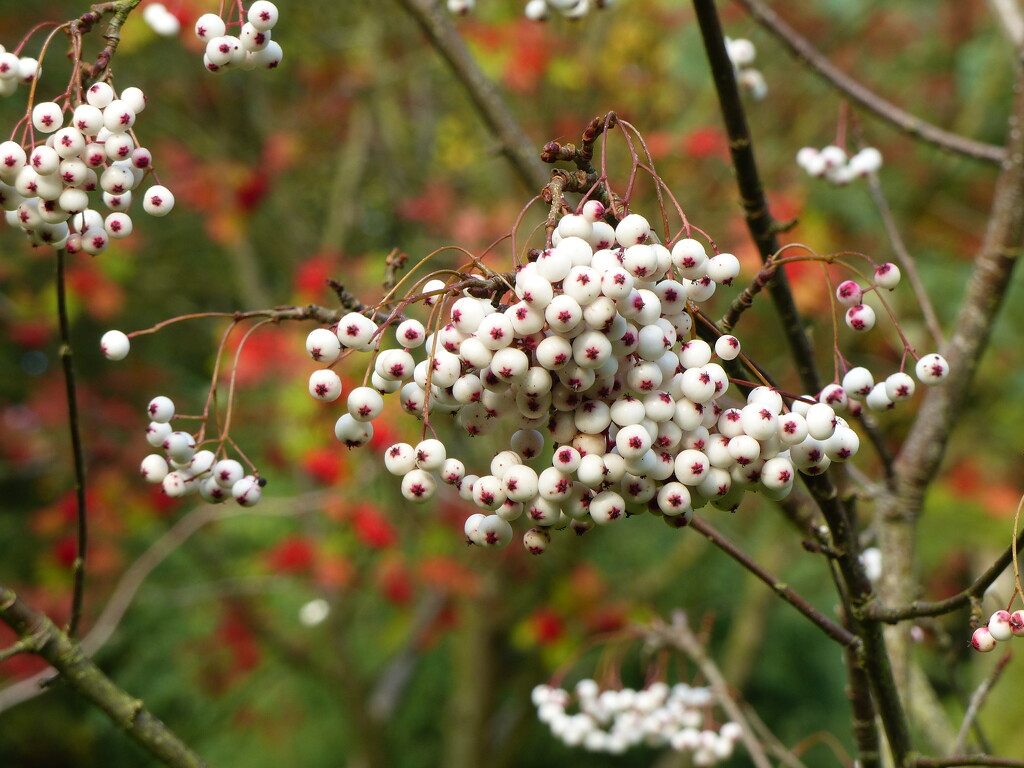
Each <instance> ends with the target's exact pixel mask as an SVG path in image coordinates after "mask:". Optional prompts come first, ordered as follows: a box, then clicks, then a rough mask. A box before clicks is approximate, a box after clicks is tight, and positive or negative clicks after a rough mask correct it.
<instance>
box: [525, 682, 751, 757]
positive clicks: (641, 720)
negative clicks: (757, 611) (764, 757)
mask: <svg viewBox="0 0 1024 768" xmlns="http://www.w3.org/2000/svg"><path fill="white" fill-rule="evenodd" d="M575 694H576V695H575V699H576V703H577V706H578V711H577V712H576V713H573V714H570V713H569V712H568V711H567V710H568V708H569V705H570V704H571V703H572V699H573V697H572V696H571V695H570V694H569V692H568V691H566V690H564V689H562V688H553V687H551V686H549V685H538V686H536V687H535V688H534V689H533V694H532V700H533V705H534V706H535V707H536V708H537V717H538V718H539V719H540V721H541V722H543V723H545V724H547V726H548V727H549V728H550V729H551V733H552V734H554V735H555V736H556V737H557V738H558V739H560V740H561V741H562V742H564V743H565V744H566V745H567V746H570V747H582V748H583V749H586V750H588V751H590V752H609V753H611V754H622V753H623V752H625V751H626V750H628V749H629V748H630V747H634V746H639V745H643V746H647V747H654V748H657V747H665V746H670V747H671V748H672V749H675V750H676V751H678V752H686V753H688V754H689V755H690V759H691V761H692V762H693V765H697V766H705V765H715V764H716V763H718V762H720V761H722V760H726V759H728V758H729V757H730V756H732V753H733V751H734V749H735V747H736V743H737V742H738V741H739V740H740V737H741V735H742V731H741V729H740V726H739V725H738V724H737V723H733V722H726V723H724V724H722V725H721V726H720V727H717V728H716V727H715V725H713V724H712V723H710V722H709V719H708V711H709V710H710V708H711V707H712V706H713V705H714V704H715V698H714V696H713V694H712V692H711V690H710V689H708V688H696V687H691V686H689V685H686V684H685V683H677V684H676V685H673V686H669V685H668V684H666V683H661V682H657V683H653V684H652V685H650V686H648V687H647V688H644V689H643V690H640V691H637V690H634V689H632V688H621V689H610V688H609V689H605V690H601V688H600V686H599V685H598V684H597V683H596V682H595V681H593V680H590V679H586V680H581V681H580V682H579V683H577V684H576V689H575Z"/></svg>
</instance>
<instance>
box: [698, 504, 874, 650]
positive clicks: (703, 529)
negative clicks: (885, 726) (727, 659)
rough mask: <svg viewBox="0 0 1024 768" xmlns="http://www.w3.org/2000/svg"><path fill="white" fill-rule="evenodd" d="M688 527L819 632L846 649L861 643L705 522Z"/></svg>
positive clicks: (700, 519) (702, 520)
mask: <svg viewBox="0 0 1024 768" xmlns="http://www.w3.org/2000/svg"><path fill="white" fill-rule="evenodd" d="M689 527H690V528H693V529H694V530H695V531H697V532H698V533H700V534H702V535H703V536H705V537H706V538H707V539H708V540H709V541H710V542H711V543H712V544H714V545H715V546H716V547H718V548H719V549H721V550H722V551H723V552H725V553H726V554H727V555H729V557H731V558H732V559H733V560H735V561H736V562H737V563H739V564H740V565H742V566H743V567H744V568H746V569H747V570H748V571H750V572H751V573H752V574H754V575H755V576H756V577H757V578H759V579H760V580H761V581H763V582H764V583H765V584H767V585H768V586H769V587H770V588H771V590H772V591H773V592H774V593H775V594H777V595H778V596H779V597H781V598H782V599H783V600H785V601H786V602H787V603H789V604H790V605H792V606H793V607H794V608H796V609H797V610H798V611H800V613H802V614H803V615H804V616H806V617H807V618H808V619H810V620H811V621H812V622H813V623H814V624H815V625H816V626H817V627H818V628H819V629H821V631H822V632H824V633H825V634H826V635H828V636H829V637H830V638H832V639H833V640H835V641H836V642H837V643H840V644H841V645H845V646H857V645H858V644H859V640H858V639H857V636H856V635H854V634H853V633H852V632H850V631H849V630H848V629H846V628H845V627H843V626H842V625H841V624H837V623H836V622H834V621H833V620H832V619H830V618H828V616H825V615H824V614H823V613H821V611H819V610H818V609H817V608H815V607H814V606H813V605H811V604H810V603H809V602H808V601H807V599H806V598H804V597H803V596H802V595H801V594H800V593H799V592H795V591H794V590H792V589H790V588H789V587H788V586H787V585H786V584H785V582H782V581H780V580H779V579H777V578H775V577H774V576H773V575H772V574H770V573H768V571H766V570H765V569H764V568H762V567H761V566H760V565H758V564H757V563H755V562H754V561H753V560H751V559H750V557H749V556H748V555H747V554H746V553H745V552H743V551H742V550H741V549H740V548H739V547H737V546H736V545H735V544H733V543H732V542H731V541H730V540H729V539H727V538H726V537H725V536H723V535H722V534H721V533H719V532H718V531H717V530H716V529H715V528H714V527H713V526H712V525H711V524H710V523H708V522H707V521H706V520H704V519H703V518H701V517H697V516H696V515H694V517H693V520H692V521H691V522H690V525H689Z"/></svg>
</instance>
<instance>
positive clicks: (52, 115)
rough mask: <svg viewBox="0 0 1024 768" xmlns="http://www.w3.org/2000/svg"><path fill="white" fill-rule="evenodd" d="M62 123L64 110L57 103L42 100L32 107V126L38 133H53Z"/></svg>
mask: <svg viewBox="0 0 1024 768" xmlns="http://www.w3.org/2000/svg"><path fill="white" fill-rule="evenodd" d="M63 124H64V112H63V110H62V109H61V108H60V105H59V104H55V103H54V102H52V101H44V102H40V103H39V104H36V105H35V106H34V107H33V108H32V126H33V127H34V128H35V129H36V130H37V131H39V132H40V133H53V132H54V131H57V130H59V129H60V127H61V126H62V125H63Z"/></svg>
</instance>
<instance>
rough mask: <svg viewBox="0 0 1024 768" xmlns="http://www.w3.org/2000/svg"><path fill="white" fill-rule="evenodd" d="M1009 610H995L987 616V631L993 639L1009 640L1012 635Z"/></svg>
mask: <svg viewBox="0 0 1024 768" xmlns="http://www.w3.org/2000/svg"><path fill="white" fill-rule="evenodd" d="M1010 621H1011V616H1010V612H1009V611H996V612H995V613H993V614H992V616H991V617H989V620H988V631H989V633H990V634H991V635H992V638H993V639H994V640H1009V639H1010V638H1011V637H1013V631H1012V627H1011V624H1010Z"/></svg>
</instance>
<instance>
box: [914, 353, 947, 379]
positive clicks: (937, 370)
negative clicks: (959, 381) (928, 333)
mask: <svg viewBox="0 0 1024 768" xmlns="http://www.w3.org/2000/svg"><path fill="white" fill-rule="evenodd" d="M914 373H915V374H917V380H918V381H920V382H921V383H922V384H928V385H929V386H931V385H934V384H938V383H940V382H941V381H943V380H944V379H945V378H946V377H947V376H949V363H947V362H946V360H945V358H944V357H942V355H938V354H936V353H934V352H933V353H931V354H930V355H923V356H922V357H921V359H920V360H918V361H917V365H916V366H915V367H914Z"/></svg>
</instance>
